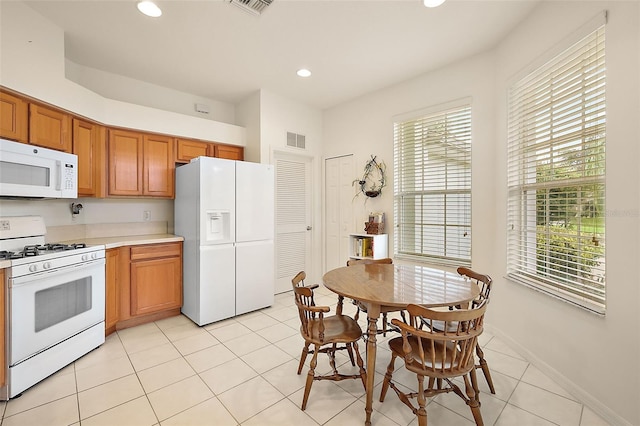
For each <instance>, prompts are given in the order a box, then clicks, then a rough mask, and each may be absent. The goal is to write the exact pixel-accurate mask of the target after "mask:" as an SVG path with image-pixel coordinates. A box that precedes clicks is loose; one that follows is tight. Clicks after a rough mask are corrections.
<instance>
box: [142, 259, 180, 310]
mask: <svg viewBox="0 0 640 426" xmlns="http://www.w3.org/2000/svg"><path fill="white" fill-rule="evenodd" d="M181 275H182V269H181V260H180V259H179V258H169V259H154V260H141V261H137V262H131V315H132V316H135V315H144V314H150V313H153V312H158V311H164V310H167V309H173V308H179V307H180V306H182V286H181V279H180V278H181Z"/></svg>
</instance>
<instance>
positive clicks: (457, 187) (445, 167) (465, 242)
mask: <svg viewBox="0 0 640 426" xmlns="http://www.w3.org/2000/svg"><path fill="white" fill-rule="evenodd" d="M394 216H395V218H394V219H395V224H396V231H395V255H396V256H397V257H405V258H412V259H414V260H425V261H427V260H428V261H431V262H437V263H450V264H456V265H460V264H465V265H469V264H470V263H471V106H470V105H463V106H458V107H455V108H451V109H447V110H444V111H438V112H435V113H433V114H428V115H424V116H421V117H418V118H414V119H410V120H406V121H402V122H396V123H394Z"/></svg>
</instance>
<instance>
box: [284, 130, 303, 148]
mask: <svg viewBox="0 0 640 426" xmlns="http://www.w3.org/2000/svg"><path fill="white" fill-rule="evenodd" d="M287 146H292V147H294V148H301V149H305V136H304V135H299V134H297V133H292V132H287Z"/></svg>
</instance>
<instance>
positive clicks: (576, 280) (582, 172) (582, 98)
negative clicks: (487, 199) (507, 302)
mask: <svg viewBox="0 0 640 426" xmlns="http://www.w3.org/2000/svg"><path fill="white" fill-rule="evenodd" d="M605 122H606V118H605V30H604V26H602V27H600V28H599V29H597V30H596V31H594V32H593V33H591V34H589V35H588V36H587V37H585V38H583V39H582V40H580V41H579V42H577V43H576V44H574V45H573V46H571V47H570V48H569V49H567V50H565V51H564V52H562V53H561V54H559V55H557V56H556V57H554V58H553V59H552V60H550V61H549V62H547V63H546V64H545V65H543V66H542V67H540V68H538V69H536V70H535V71H533V72H532V73H530V74H529V75H527V76H526V77H524V78H523V79H521V80H520V81H518V82H517V83H515V84H514V85H513V87H511V89H510V91H509V127H508V163H507V179H508V191H509V195H508V224H509V228H508V244H507V252H508V253H507V256H508V262H507V275H508V276H509V277H510V278H511V279H513V280H515V281H517V282H520V283H523V284H525V285H529V286H532V287H534V288H536V289H538V290H542V291H544V292H546V293H549V294H551V295H553V296H555V297H559V298H562V299H564V300H567V301H569V302H571V303H575V304H578V305H580V306H582V307H585V308H587V309H590V310H593V311H595V312H598V313H604V312H605V139H606V138H605Z"/></svg>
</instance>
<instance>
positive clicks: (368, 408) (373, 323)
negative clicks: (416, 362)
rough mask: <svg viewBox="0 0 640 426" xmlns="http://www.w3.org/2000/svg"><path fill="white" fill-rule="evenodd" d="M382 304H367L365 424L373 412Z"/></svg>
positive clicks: (369, 423)
mask: <svg viewBox="0 0 640 426" xmlns="http://www.w3.org/2000/svg"><path fill="white" fill-rule="evenodd" d="M379 316H380V306H375V305H374V306H371V305H369V306H367V321H368V323H369V324H368V327H367V389H366V390H367V395H366V396H367V398H366V404H365V408H364V410H365V413H366V416H367V417H366V420H365V425H367V426H370V425H371V412H372V411H373V385H374V383H375V374H376V335H377V334H378V317H379Z"/></svg>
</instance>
